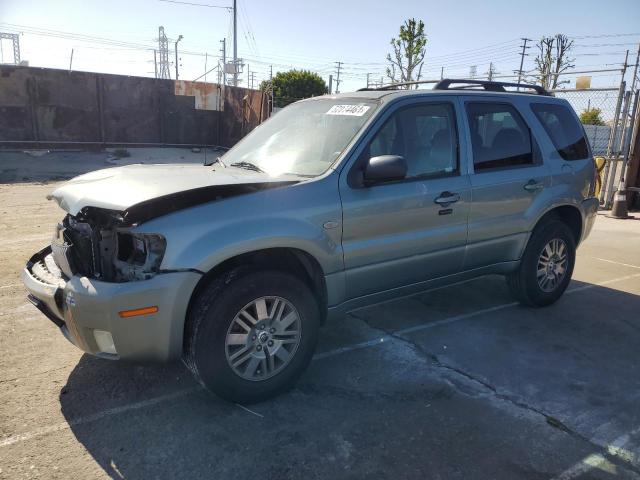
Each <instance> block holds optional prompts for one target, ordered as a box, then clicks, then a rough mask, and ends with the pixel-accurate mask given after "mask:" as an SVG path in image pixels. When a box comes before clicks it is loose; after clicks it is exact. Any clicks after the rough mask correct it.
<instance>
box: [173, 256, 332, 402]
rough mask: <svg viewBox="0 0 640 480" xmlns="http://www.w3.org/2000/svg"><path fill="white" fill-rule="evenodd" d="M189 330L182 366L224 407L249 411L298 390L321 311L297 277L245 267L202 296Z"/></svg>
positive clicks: (314, 343)
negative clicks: (228, 404) (245, 407)
mask: <svg viewBox="0 0 640 480" xmlns="http://www.w3.org/2000/svg"><path fill="white" fill-rule="evenodd" d="M278 314H279V315H278ZM265 315H266V317H268V318H266V317H265ZM253 321H256V323H255V324H254V323H253ZM285 324H288V325H286V326H285ZM187 325H188V328H187V331H186V332H185V339H186V345H185V363H186V364H187V366H188V367H189V369H190V370H191V372H192V373H193V375H194V377H195V379H196V380H197V381H198V382H199V383H200V384H202V385H203V386H204V387H205V388H206V389H207V390H209V391H211V392H212V393H214V394H216V395H218V396H220V397H222V398H224V399H225V400H228V401H230V402H237V403H242V404H250V403H255V402H261V401H263V400H267V399H269V398H272V397H274V396H276V395H279V394H281V393H283V392H285V391H287V390H289V389H290V388H291V387H293V385H295V383H296V381H297V380H298V378H299V377H300V375H301V374H302V372H304V370H305V369H306V367H307V366H308V365H309V362H310V361H311V358H312V356H313V352H314V350H315V347H316V343H317V339H318V329H319V326H320V312H319V308H318V303H317V301H316V299H315V297H314V295H313V294H312V293H311V290H310V289H309V287H308V286H307V285H306V283H304V282H303V281H301V280H300V279H298V278H297V277H295V276H293V275H290V274H288V273H284V272H279V271H271V270H270V271H248V270H247V269H245V268H240V269H235V270H232V271H231V272H228V273H226V274H225V275H223V276H222V277H221V278H217V279H215V280H213V281H212V282H211V283H210V284H209V285H208V286H207V287H205V288H204V289H203V290H202V291H201V292H200V294H199V295H198V296H197V298H196V299H195V303H194V305H193V308H192V309H191V313H190V315H189V319H188V324H187ZM263 326H264V329H261V327H263ZM296 332H297V333H296ZM287 354H288V355H287ZM234 365H235V366H234Z"/></svg>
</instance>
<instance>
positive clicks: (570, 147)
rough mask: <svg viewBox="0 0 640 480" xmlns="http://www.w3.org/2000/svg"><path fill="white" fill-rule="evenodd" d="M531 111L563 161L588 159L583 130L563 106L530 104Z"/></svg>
mask: <svg viewBox="0 0 640 480" xmlns="http://www.w3.org/2000/svg"><path fill="white" fill-rule="evenodd" d="M531 110H533V113H534V114H535V115H536V117H538V120H540V123H541V124H542V126H543V127H544V129H545V131H546V132H547V134H548V135H549V137H550V138H551V141H552V142H553V146H554V147H556V150H557V151H558V153H559V154H560V156H561V157H562V158H564V159H565V160H582V159H584V158H588V157H589V148H588V146H587V140H586V138H584V129H583V128H582V126H581V125H580V123H578V121H577V120H576V118H575V116H574V115H572V114H571V111H570V110H569V108H568V107H566V106H565V105H557V104H553V103H532V104H531Z"/></svg>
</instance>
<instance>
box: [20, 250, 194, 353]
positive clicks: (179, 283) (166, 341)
mask: <svg viewBox="0 0 640 480" xmlns="http://www.w3.org/2000/svg"><path fill="white" fill-rule="evenodd" d="M50 255H51V247H47V248H45V249H43V250H41V251H39V252H38V253H36V254H35V255H34V256H33V257H31V259H30V260H29V262H27V265H26V267H25V268H24V270H23V271H22V281H23V282H24V285H25V287H26V288H27V290H28V292H29V300H30V301H31V302H32V303H33V304H34V305H35V306H36V307H38V309H39V310H40V311H41V312H43V313H44V314H45V315H46V316H47V317H48V318H49V319H50V320H51V321H53V323H55V324H56V325H57V326H58V327H59V328H60V329H61V331H62V333H63V334H64V336H65V337H66V338H67V339H68V340H69V341H71V343H73V344H74V345H76V346H77V347H78V348H80V349H81V350H84V351H85V352H87V353H91V354H94V355H98V356H101V357H105V358H113V359H117V358H121V359H127V360H135V361H168V360H172V359H176V358H179V357H180V355H181V353H182V336H183V331H184V321H185V317H186V314H187V308H188V305H189V300H190V298H191V294H192V292H193V290H194V288H195V286H196V284H197V283H198V281H199V280H200V278H201V276H200V274H199V273H197V272H191V271H184V272H183V271H181V272H172V273H160V274H157V275H155V276H154V277H153V278H151V279H149V280H141V281H135V282H126V283H110V282H100V281H97V280H94V279H90V278H87V277H78V276H73V277H71V278H68V279H67V278H65V277H63V276H62V274H61V273H60V272H59V271H58V269H57V268H56V267H55V266H53V265H52V262H53V259H52V257H49V256H50ZM47 257H49V258H47ZM47 265H48V267H47ZM34 267H35V270H36V271H37V272H39V273H40V275H38V274H36V273H34ZM43 268H44V270H43ZM43 272H44V273H45V275H43ZM149 306H153V307H157V308H158V310H157V312H155V313H150V314H146V315H140V316H133V317H128V318H121V317H120V315H119V312H122V311H126V310H134V309H139V308H144V307H149ZM96 331H98V337H100V336H103V338H104V332H108V333H109V334H110V335H111V337H112V338H113V346H114V347H115V353H107V352H106V351H105V350H104V347H101V346H99V345H98V342H97V341H96ZM103 345H104V344H103Z"/></svg>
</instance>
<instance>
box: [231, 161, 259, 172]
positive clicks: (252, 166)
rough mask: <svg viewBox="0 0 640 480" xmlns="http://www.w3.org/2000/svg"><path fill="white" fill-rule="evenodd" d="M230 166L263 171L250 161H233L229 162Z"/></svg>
mask: <svg viewBox="0 0 640 480" xmlns="http://www.w3.org/2000/svg"><path fill="white" fill-rule="evenodd" d="M231 166H232V167H238V168H244V169H245V170H253V171H254V172H259V173H264V170H262V169H261V168H260V167H259V166H257V165H255V164H253V163H251V162H235V163H232V164H231Z"/></svg>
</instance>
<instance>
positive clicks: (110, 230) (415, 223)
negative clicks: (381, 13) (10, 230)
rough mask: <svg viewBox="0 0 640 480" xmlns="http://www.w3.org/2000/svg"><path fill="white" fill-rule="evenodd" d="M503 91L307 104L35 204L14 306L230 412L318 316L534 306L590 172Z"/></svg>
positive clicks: (380, 95)
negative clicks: (175, 377) (495, 277)
mask: <svg viewBox="0 0 640 480" xmlns="http://www.w3.org/2000/svg"><path fill="white" fill-rule="evenodd" d="M510 87H513V85H510V84H504V83H497V82H482V81H477V80H444V81H441V82H440V83H438V84H436V85H435V87H434V88H433V89H431V90H404V89H400V88H398V86H391V87H385V88H382V89H377V90H365V91H359V92H356V93H348V94H341V95H333V96H324V97H317V98H312V99H308V100H304V101H301V102H297V103H294V104H292V105H290V106H289V107H287V108H285V109H283V110H282V111H281V112H279V113H277V114H276V115H274V116H273V117H272V118H271V119H269V120H268V121H267V122H265V123H264V124H262V125H261V126H260V127H258V128H257V129H255V130H254V131H253V132H252V133H251V134H249V135H248V136H247V137H246V138H245V139H243V140H242V141H241V142H240V143H238V144H237V145H236V146H235V147H234V148H233V149H231V150H230V151H229V152H227V153H226V154H225V155H224V156H223V157H221V158H219V159H217V161H216V162H215V163H213V164H212V165H205V166H201V165H144V166H143V165H132V166H125V167H118V168H110V169H105V170H99V171H96V172H92V173H89V174H86V175H82V176H79V177H77V178H75V179H73V180H71V181H69V182H68V183H66V184H64V185H63V186H61V187H60V188H58V189H57V190H55V191H54V192H53V193H52V195H51V196H50V198H52V199H55V200H56V201H57V202H58V204H59V205H60V207H61V208H62V209H63V210H65V211H66V213H67V214H66V216H65V217H64V218H63V219H62V221H61V222H60V224H59V225H57V226H56V228H55V232H54V235H53V239H52V242H51V245H50V246H48V247H46V248H44V249H43V250H41V251H40V252H38V253H36V254H35V255H34V256H33V257H32V258H31V259H30V260H29V262H28V263H27V265H26V267H25V269H24V271H23V281H24V283H25V285H26V287H27V289H28V291H29V298H30V300H31V301H32V302H33V303H34V304H35V305H36V306H37V307H38V308H39V309H40V310H41V311H42V312H43V313H44V314H45V315H46V316H47V317H48V318H49V319H51V320H52V321H53V322H54V323H55V324H56V325H57V326H58V327H59V328H60V329H61V331H62V333H63V334H64V335H65V336H66V337H67V339H69V340H70V341H71V342H72V343H73V344H74V345H76V346H77V347H79V348H80V349H82V350H84V351H86V352H89V353H91V354H94V355H98V356H100V357H104V358H110V359H126V360H134V361H158V362H166V361H171V360H174V359H179V358H182V359H183V360H184V361H185V363H186V364H187V366H188V367H189V369H190V370H191V371H192V372H193V374H194V376H195V378H196V379H197V380H198V381H200V382H201V383H202V384H203V385H204V386H205V387H207V388H208V389H210V390H211V391H213V392H215V393H217V394H218V395H220V396H222V397H224V398H226V399H229V400H232V401H238V402H243V403H248V402H254V401H260V400H263V399H266V398H269V397H271V396H273V395H276V394H278V393H280V392H282V391H284V390H286V389H287V388H289V387H291V386H292V385H293V384H294V383H295V381H296V380H297V378H298V377H299V376H300V374H301V373H302V372H303V371H304V369H305V367H306V366H307V365H308V363H309V361H310V360H311V358H312V355H313V351H314V348H315V345H316V341H317V338H318V330H319V328H320V326H321V325H322V324H323V322H325V320H326V318H327V316H329V315H331V316H334V317H340V316H341V315H343V314H344V313H345V312H347V311H349V310H353V309H356V308H359V307H363V306H366V305H370V304H372V303H376V302H380V301H384V300H389V299H392V298H397V297H399V296H405V295H409V294H413V293H416V292H420V291H424V290H428V289H430V288H434V287H440V286H443V285H447V284H452V283H455V282H460V281H463V280H467V279H470V278H474V277H477V276H480V275H487V274H503V275H505V276H506V278H507V281H508V284H509V286H510V287H511V290H512V291H513V293H514V295H515V296H516V297H517V298H518V299H519V300H520V301H521V302H522V303H524V304H527V305H531V306H544V305H549V304H551V303H553V302H554V301H556V300H557V299H558V298H559V297H560V296H561V295H562V293H563V292H564V290H565V288H566V287H567V285H568V283H569V281H570V278H571V275H572V271H573V266H574V262H575V249H576V246H577V245H578V244H579V243H580V242H581V241H582V240H583V239H584V238H585V237H586V236H587V235H588V233H589V231H590V229H591V227H592V225H593V222H594V218H595V215H596V210H597V208H598V201H597V199H595V198H594V174H595V169H594V165H593V161H592V158H591V152H590V150H589V146H588V144H587V142H586V140H585V137H584V132H583V129H582V127H581V125H580V123H579V121H578V118H577V116H576V115H575V113H574V112H573V110H572V109H571V107H570V105H569V104H568V103H567V102H566V101H564V100H560V99H556V98H554V97H552V96H550V95H548V94H547V93H546V92H545V91H544V90H543V89H541V88H540V87H535V86H522V85H521V86H519V87H518V90H522V91H520V92H514V91H512V90H509V88H510ZM525 91H527V92H528V93H524V92H525Z"/></svg>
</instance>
